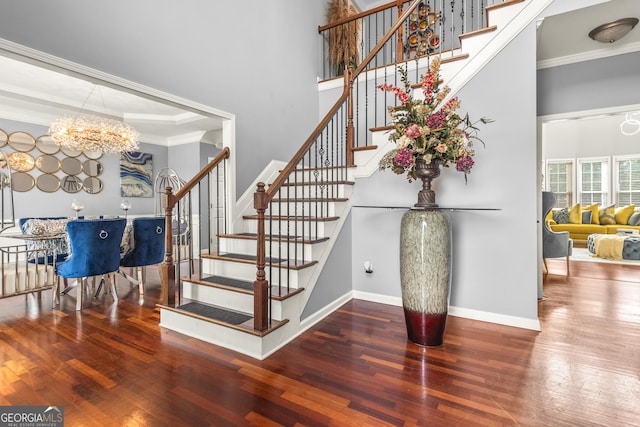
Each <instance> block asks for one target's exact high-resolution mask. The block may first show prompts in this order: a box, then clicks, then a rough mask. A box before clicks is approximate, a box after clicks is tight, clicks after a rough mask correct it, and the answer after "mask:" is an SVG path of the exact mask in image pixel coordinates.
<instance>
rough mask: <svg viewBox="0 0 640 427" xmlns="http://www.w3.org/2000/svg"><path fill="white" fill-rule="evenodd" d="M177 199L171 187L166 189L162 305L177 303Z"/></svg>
mask: <svg viewBox="0 0 640 427" xmlns="http://www.w3.org/2000/svg"><path fill="white" fill-rule="evenodd" d="M174 205H175V197H174V195H173V192H172V190H171V187H167V188H166V189H165V193H164V194H163V195H162V209H164V216H165V221H164V224H165V226H164V231H165V233H164V261H163V263H162V264H161V266H160V270H161V276H162V304H164V305H167V306H174V305H175V303H176V266H175V265H174V263H173V231H172V230H171V226H172V216H173V207H174Z"/></svg>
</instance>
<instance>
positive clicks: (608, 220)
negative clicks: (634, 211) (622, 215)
mask: <svg viewBox="0 0 640 427" xmlns="http://www.w3.org/2000/svg"><path fill="white" fill-rule="evenodd" d="M599 213H600V224H601V225H614V224H615V223H616V205H611V206H607V207H606V208H602V209H600V211H599Z"/></svg>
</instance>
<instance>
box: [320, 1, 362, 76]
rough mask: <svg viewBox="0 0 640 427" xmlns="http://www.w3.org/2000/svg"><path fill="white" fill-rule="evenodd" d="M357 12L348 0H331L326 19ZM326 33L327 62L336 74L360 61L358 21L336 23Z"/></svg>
mask: <svg viewBox="0 0 640 427" xmlns="http://www.w3.org/2000/svg"><path fill="white" fill-rule="evenodd" d="M357 13H358V10H357V9H356V8H355V7H354V6H353V4H351V1H350V0H331V1H330V2H329V4H328V8H327V20H328V21H329V23H332V22H336V21H339V20H341V19H344V18H348V17H349V16H352V15H355V14H357ZM328 33H329V63H330V64H331V65H332V66H333V67H334V69H335V71H336V74H337V75H340V74H343V73H344V70H345V69H346V68H347V67H353V68H355V67H357V66H358V64H359V63H360V21H359V20H354V21H351V22H349V23H346V24H341V25H338V26H337V27H334V28H331V29H329V31H328Z"/></svg>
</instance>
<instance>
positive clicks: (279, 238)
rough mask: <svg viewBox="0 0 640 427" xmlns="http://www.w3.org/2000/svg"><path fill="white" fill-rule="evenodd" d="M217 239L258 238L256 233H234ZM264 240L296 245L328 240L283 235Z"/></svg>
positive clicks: (267, 237) (219, 235)
mask: <svg viewBox="0 0 640 427" xmlns="http://www.w3.org/2000/svg"><path fill="white" fill-rule="evenodd" d="M218 237H224V238H228V239H247V240H256V239H257V238H258V235H257V234H256V233H234V234H222V233H221V234H218ZM265 238H266V240H267V241H269V240H273V241H285V242H286V241H290V242H296V243H311V244H313V243H320V242H325V241H327V240H329V238H328V237H321V238H316V239H309V238H307V237H301V236H283V235H279V234H267V235H266V236H265Z"/></svg>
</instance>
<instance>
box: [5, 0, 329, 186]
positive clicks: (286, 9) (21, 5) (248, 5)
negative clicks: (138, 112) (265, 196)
mask: <svg viewBox="0 0 640 427" xmlns="http://www.w3.org/2000/svg"><path fill="white" fill-rule="evenodd" d="M325 3H326V0H305V1H299V0H269V1H260V0H246V1H220V0H217V1H211V0H183V1H180V2H177V1H168V0H162V1H158V0H138V1H135V2H132V1H128V0H112V1H109V2H78V1H74V0H58V1H55V2H43V1H36V0H23V1H20V2H13V1H3V2H2V13H1V14H0V37H1V38H4V39H8V40H11V41H13V42H16V43H19V44H22V45H26V46H28V47H31V48H34V49H38V50H41V51H44V52H47V53H49V54H52V55H55V56H58V57H61V58H65V59H68V60H71V61H74V62H77V63H80V64H83V65H86V66H88V67H92V68H95V69H98V70H101V71H104V72H107V73H110V74H113V75H116V76H119V77H122V78H125V79H128V80H131V81H134V82H137V83H141V84H144V85H147V86H150V87H153V88H156V89H159V90H162V91H165V92H168V93H171V94H174V95H177V96H180V97H183V98H186V99H191V100H194V101H197V102H200V103H202V104H205V105H210V106H213V107H215V108H218V109H220V110H223V111H227V112H231V113H233V114H235V115H236V119H237V121H236V136H237V146H236V153H233V155H236V156H237V159H238V160H237V162H238V167H239V171H241V173H240V174H239V176H238V183H237V194H238V195H240V194H242V193H243V192H244V190H245V189H246V188H247V186H248V185H249V184H250V183H251V182H252V181H253V180H254V179H255V177H256V176H257V175H258V173H259V171H261V170H262V169H263V168H264V166H265V165H266V164H267V163H268V162H269V161H271V160H272V159H276V160H283V161H285V160H287V161H288V159H289V158H290V157H291V155H292V154H293V153H295V151H296V150H297V149H298V147H299V146H300V145H301V144H302V142H304V140H305V139H306V138H307V137H308V135H309V133H310V132H311V131H312V130H313V128H314V127H315V125H317V116H318V93H317V84H316V81H317V70H318V61H319V54H318V49H319V42H318V32H317V28H318V25H320V24H324V23H325Z"/></svg>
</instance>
